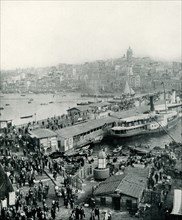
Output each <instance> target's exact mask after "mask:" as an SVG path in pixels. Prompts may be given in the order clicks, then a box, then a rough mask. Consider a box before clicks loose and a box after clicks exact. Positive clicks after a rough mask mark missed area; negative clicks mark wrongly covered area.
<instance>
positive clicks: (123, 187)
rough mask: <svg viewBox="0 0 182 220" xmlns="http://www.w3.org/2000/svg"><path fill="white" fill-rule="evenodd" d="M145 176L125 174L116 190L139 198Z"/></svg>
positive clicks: (144, 183) (144, 182)
mask: <svg viewBox="0 0 182 220" xmlns="http://www.w3.org/2000/svg"><path fill="white" fill-rule="evenodd" d="M146 184H147V183H146V178H143V177H138V176H135V175H132V176H131V175H127V176H126V177H124V178H123V180H122V181H121V182H120V184H119V185H118V187H117V189H116V191H117V192H118V193H120V194H123V195H126V196H130V197H133V198H137V199H138V198H140V197H141V195H142V193H143V191H144V189H145V188H146Z"/></svg>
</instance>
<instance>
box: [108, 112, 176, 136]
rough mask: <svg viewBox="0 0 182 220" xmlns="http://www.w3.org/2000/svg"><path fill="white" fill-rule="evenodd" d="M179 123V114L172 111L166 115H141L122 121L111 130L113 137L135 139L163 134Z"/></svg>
mask: <svg viewBox="0 0 182 220" xmlns="http://www.w3.org/2000/svg"><path fill="white" fill-rule="evenodd" d="M177 121H178V113H177V112H176V111H170V112H167V113H164V114H161V113H160V114H155V115H151V114H140V115H135V116H130V117H128V118H123V119H121V120H120V121H119V122H118V124H117V126H114V127H113V128H111V135H112V136H118V137H133V136H136V135H143V134H150V133H158V132H163V131H165V130H170V129H171V128H173V127H174V126H175V125H176V124H177Z"/></svg>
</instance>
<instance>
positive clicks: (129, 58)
mask: <svg viewBox="0 0 182 220" xmlns="http://www.w3.org/2000/svg"><path fill="white" fill-rule="evenodd" d="M132 57H133V50H132V49H131V47H129V48H128V50H127V51H126V59H127V61H131V60H132Z"/></svg>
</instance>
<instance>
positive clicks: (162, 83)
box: [161, 82, 167, 113]
mask: <svg viewBox="0 0 182 220" xmlns="http://www.w3.org/2000/svg"><path fill="white" fill-rule="evenodd" d="M161 85H163V90H164V102H165V110H166V113H167V105H166V90H165V85H164V82H161Z"/></svg>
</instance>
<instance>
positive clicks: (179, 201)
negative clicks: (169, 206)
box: [171, 189, 182, 216]
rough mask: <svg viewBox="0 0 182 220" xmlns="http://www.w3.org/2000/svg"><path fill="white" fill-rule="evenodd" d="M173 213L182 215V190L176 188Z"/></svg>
mask: <svg viewBox="0 0 182 220" xmlns="http://www.w3.org/2000/svg"><path fill="white" fill-rule="evenodd" d="M171 215H180V216H182V190H180V189H175V190H174V200H173V210H172V212H171Z"/></svg>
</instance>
